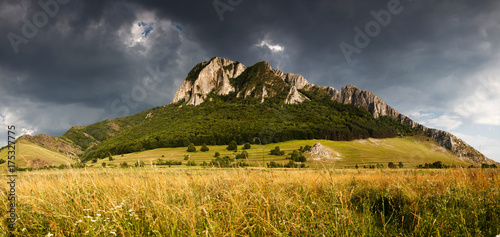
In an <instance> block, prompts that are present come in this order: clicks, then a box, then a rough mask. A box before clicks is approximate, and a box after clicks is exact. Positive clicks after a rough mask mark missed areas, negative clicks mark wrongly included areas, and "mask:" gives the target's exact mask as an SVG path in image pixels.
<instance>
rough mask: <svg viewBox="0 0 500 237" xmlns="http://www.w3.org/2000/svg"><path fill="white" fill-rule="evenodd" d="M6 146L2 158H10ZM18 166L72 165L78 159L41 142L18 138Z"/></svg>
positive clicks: (0, 155) (0, 154)
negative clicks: (47, 146) (49, 147)
mask: <svg viewBox="0 0 500 237" xmlns="http://www.w3.org/2000/svg"><path fill="white" fill-rule="evenodd" d="M7 151H8V149H6V147H4V149H2V150H0V159H3V160H8V158H7V157H8V156H7ZM15 162H16V166H18V167H23V168H24V167H32V168H41V167H44V166H59V165H61V164H64V165H70V164H73V163H75V162H76V161H75V160H73V159H71V158H68V157H66V156H65V155H64V154H63V153H60V152H56V151H52V150H50V149H48V148H45V147H43V146H42V145H40V144H37V143H33V142H30V141H28V140H26V139H18V141H17V142H16V160H15Z"/></svg>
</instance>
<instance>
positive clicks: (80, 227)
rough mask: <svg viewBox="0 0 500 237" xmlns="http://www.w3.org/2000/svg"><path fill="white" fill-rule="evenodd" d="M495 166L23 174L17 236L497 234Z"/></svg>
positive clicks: (3, 198)
mask: <svg viewBox="0 0 500 237" xmlns="http://www.w3.org/2000/svg"><path fill="white" fill-rule="evenodd" d="M499 174H500V172H499V171H498V170H480V169H473V170H466V169H458V170H451V169H450V170H425V171H418V170H383V171H380V170H376V171H357V170H347V171H346V170H335V169H322V170H289V171H276V170H269V169H262V170H251V169H227V170H220V169H190V170H175V169H153V168H142V169H135V168H134V169H102V170H92V169H89V170H61V171H37V172H24V173H20V175H19V177H18V179H17V182H18V186H17V195H18V197H17V198H18V201H17V205H18V210H17V213H18V216H19V220H18V223H17V227H16V229H15V230H14V231H12V232H9V230H8V228H7V224H6V223H7V222H6V221H5V219H6V218H7V214H6V212H7V210H6V208H7V207H8V205H9V203H8V202H7V186H6V183H7V180H6V179H5V178H3V179H2V181H1V182H2V189H1V193H0V203H1V204H2V205H1V206H0V211H1V213H2V215H3V218H2V219H3V222H2V224H1V225H0V228H1V230H0V232H2V233H6V234H7V233H11V234H15V235H16V236H46V235H47V234H49V233H50V234H55V236H115V235H117V236H193V235H202V236H323V235H325V236H400V235H407V236H495V235H497V234H500V178H499Z"/></svg>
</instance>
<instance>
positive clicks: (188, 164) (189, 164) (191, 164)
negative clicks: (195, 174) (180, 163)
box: [186, 160, 196, 166]
mask: <svg viewBox="0 0 500 237" xmlns="http://www.w3.org/2000/svg"><path fill="white" fill-rule="evenodd" d="M186 165H187V166H196V162H194V160H191V161H188V163H187V164H186Z"/></svg>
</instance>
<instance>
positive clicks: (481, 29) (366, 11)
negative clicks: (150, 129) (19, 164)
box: [0, 0, 500, 161]
mask: <svg viewBox="0 0 500 237" xmlns="http://www.w3.org/2000/svg"><path fill="white" fill-rule="evenodd" d="M499 22H500V2H499V1H496V0H491V1H489V0H476V1H472V0H453V1H452V0H413V1H412V0H400V1H398V0H376V1H364V0H351V1H335V0H316V1H297V0H286V1H285V0H276V1H264V0H258V1H249V0H215V1H213V0H205V1H200V0H197V1H195V0H183V1H179V0H164V1H158V0H141V1H139V0H128V1H127V0H124V1H106V0H95V1H94V0H92V1H89V0H86V1H83V0H41V1H31V0H4V1H1V2H0V35H1V37H0V42H1V43H0V133H1V134H4V135H3V136H0V146H3V145H6V139H5V138H6V136H7V135H6V133H7V129H6V128H7V125H15V126H16V128H17V130H18V131H19V132H20V133H29V134H39V133H45V134H49V135H54V136H60V135H62V134H63V133H64V132H65V131H66V130H67V129H69V128H70V127H71V126H74V125H88V124H91V123H94V122H98V121H100V120H103V119H106V118H115V117H117V116H122V115H127V114H134V113H137V112H140V111H142V110H145V109H148V108H151V107H154V106H159V105H165V104H168V103H170V102H171V101H172V99H173V95H174V93H175V91H176V89H177V88H178V87H179V85H180V84H181V83H182V81H183V80H184V78H185V76H186V75H187V73H188V72H189V70H190V69H191V68H192V67H193V66H194V65H196V63H198V62H201V61H207V60H209V59H210V58H212V57H214V56H219V57H224V58H228V59H231V60H234V61H240V62H242V63H243V64H245V65H247V66H250V65H252V64H254V63H256V62H259V61H264V60H265V61H269V62H270V63H271V65H272V66H273V67H274V68H279V69H281V70H283V71H285V72H293V73H298V74H302V75H304V76H305V77H306V78H307V79H308V80H309V82H311V83H315V84H318V85H328V86H333V87H335V88H338V89H340V88H342V87H343V86H346V85H348V84H353V85H356V86H357V87H359V88H361V89H365V90H369V91H372V92H374V93H375V94H377V95H378V96H379V97H381V98H382V99H384V100H385V101H386V102H387V103H388V104H389V105H391V106H393V107H394V108H396V109H397V110H399V111H400V112H402V113H404V114H407V115H409V116H410V117H411V118H413V119H415V120H416V121H417V122H420V123H423V124H424V125H427V126H429V127H435V128H439V129H444V130H447V131H450V132H452V133H454V134H456V135H457V136H459V137H460V138H463V139H464V140H465V141H466V142H468V143H469V144H471V145H473V146H474V147H475V148H476V149H478V150H480V151H481V152H483V153H484V154H485V155H487V156H488V157H489V158H492V159H494V160H496V161H500V135H499V134H500V109H499V108H500V106H499V105H500V80H499V78H498V76H497V75H498V71H499V70H500V48H499V44H498V42H500V24H499Z"/></svg>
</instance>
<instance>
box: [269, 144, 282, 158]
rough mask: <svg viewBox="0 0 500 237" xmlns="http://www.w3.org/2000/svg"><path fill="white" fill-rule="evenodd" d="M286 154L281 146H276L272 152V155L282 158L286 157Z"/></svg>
mask: <svg viewBox="0 0 500 237" xmlns="http://www.w3.org/2000/svg"><path fill="white" fill-rule="evenodd" d="M284 154H285V152H284V151H281V150H280V147H279V146H276V147H275V148H274V150H271V155H275V156H282V155H284Z"/></svg>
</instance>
